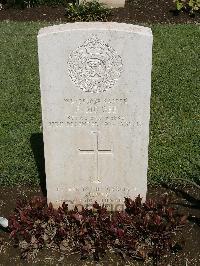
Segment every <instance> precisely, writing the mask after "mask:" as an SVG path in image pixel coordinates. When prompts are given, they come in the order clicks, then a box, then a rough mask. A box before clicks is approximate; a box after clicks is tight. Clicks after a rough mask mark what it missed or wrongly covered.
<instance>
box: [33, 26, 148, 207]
mask: <svg viewBox="0 0 200 266" xmlns="http://www.w3.org/2000/svg"><path fill="white" fill-rule="evenodd" d="M38 45H39V68H40V84H41V101H42V117H43V118H42V119H43V133H44V148H45V162H46V178H47V180H46V181H47V182H46V183H47V193H48V200H49V201H51V202H52V203H53V204H54V205H55V206H59V205H60V204H61V203H62V202H63V201H66V202H67V203H69V204H70V206H74V204H83V205H85V204H91V203H93V202H94V201H98V202H99V203H101V204H102V203H104V204H110V206H111V205H112V208H120V206H119V205H120V204H123V202H124V197H129V196H130V197H132V198H133V197H135V196H137V195H138V194H140V195H141V196H142V197H143V198H145V197H146V190H147V165H148V142H149V116H150V93H151V66H152V33H151V30H150V29H149V28H146V27H140V26H134V25H130V24H129V25H128V24H118V23H100V22H96V23H73V24H65V25H58V26H53V27H47V28H44V29H41V30H40V32H39V35H38Z"/></svg>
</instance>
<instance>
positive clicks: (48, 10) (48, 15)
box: [0, 0, 200, 24]
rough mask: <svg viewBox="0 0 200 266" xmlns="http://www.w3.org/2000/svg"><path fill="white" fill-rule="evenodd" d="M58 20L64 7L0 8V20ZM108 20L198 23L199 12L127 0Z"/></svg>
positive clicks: (169, 1)
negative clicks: (193, 14) (180, 10)
mask: <svg viewBox="0 0 200 266" xmlns="http://www.w3.org/2000/svg"><path fill="white" fill-rule="evenodd" d="M2 20H12V21H38V20H40V21H52V22H55V21H60V22H62V21H63V22H65V21H68V19H67V18H66V16H65V7H63V6H59V7H50V6H39V7H34V8H27V9H24V10H20V9H13V8H8V9H6V8H5V7H3V9H2V10H0V21H2ZM108 21H117V22H125V23H133V24H136V23H138V24H141V23H142V24H152V23H172V24H177V23H179V24H180V23H199V22H200V13H198V14H196V16H195V17H191V16H189V15H188V14H186V13H184V12H181V13H180V14H179V15H177V13H176V12H174V3H173V0H127V1H126V4H125V8H118V9H117V8H116V9H113V10H112V13H111V15H110V16H109V18H108Z"/></svg>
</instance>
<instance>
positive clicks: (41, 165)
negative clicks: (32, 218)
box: [30, 133, 47, 197]
mask: <svg viewBox="0 0 200 266" xmlns="http://www.w3.org/2000/svg"><path fill="white" fill-rule="evenodd" d="M30 143H31V148H32V151H33V154H34V159H35V162H36V166H37V170H38V175H39V179H40V187H41V190H42V193H43V195H44V196H45V197H46V196H47V190H46V175H45V160H44V143H43V135H42V133H35V134H32V135H31V138H30Z"/></svg>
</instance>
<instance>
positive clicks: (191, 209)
mask: <svg viewBox="0 0 200 266" xmlns="http://www.w3.org/2000/svg"><path fill="white" fill-rule="evenodd" d="M164 193H167V194H168V196H169V197H170V198H171V202H172V205H173V206H174V207H176V208H178V210H179V212H181V213H183V214H187V215H189V222H188V224H187V225H186V226H185V228H184V229H183V231H180V232H179V231H177V232H176V233H175V238H176V240H179V241H180V242H181V243H184V244H183V249H182V250H180V251H178V252H177V253H176V252H175V253H174V254H172V255H171V256H166V257H163V258H162V260H161V261H160V262H159V264H158V265H162V266H167V265H176V266H183V265H195V266H198V265H200V250H199V246H200V200H199V199H200V192H199V190H195V189H194V188H192V187H184V188H182V187H176V188H174V187H171V188H170V187H167V186H164V187H150V188H149V192H148V197H151V198H157V197H159V196H161V195H163V194H164ZM35 195H42V192H41V190H40V188H30V187H16V188H6V187H4V188H1V190H0V216H4V217H8V216H9V215H10V214H11V212H12V211H13V209H14V208H15V204H16V199H17V198H21V199H22V198H27V199H30V198H31V197H33V196H35ZM0 257H1V260H0V265H27V262H23V261H22V260H21V259H20V253H19V250H18V249H16V248H14V247H13V246H12V244H11V243H10V241H9V238H8V234H7V233H5V232H3V231H0ZM28 264H29V265H96V264H95V263H94V262H93V261H91V260H89V259H88V260H85V261H81V260H80V255H79V254H76V253H75V254H66V253H60V252H58V251H57V250H52V249H46V250H43V251H41V252H39V253H38V255H37V257H36V258H35V259H34V260H33V261H31V262H29V263H28ZM98 265H153V264H152V261H147V262H145V263H142V262H137V261H131V260H128V261H126V262H125V261H123V259H122V258H121V257H120V256H119V257H117V256H116V255H115V254H113V253H109V252H108V254H107V255H106V257H105V258H104V259H103V260H102V261H101V262H100V263H99V264H98Z"/></svg>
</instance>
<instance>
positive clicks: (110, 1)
mask: <svg viewBox="0 0 200 266" xmlns="http://www.w3.org/2000/svg"><path fill="white" fill-rule="evenodd" d="M89 1H90V2H91V1H94V0H79V3H83V2H89ZM96 1H98V2H99V3H102V4H105V5H107V6H108V7H111V8H112V7H113V8H118V7H124V6H125V0H96Z"/></svg>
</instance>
